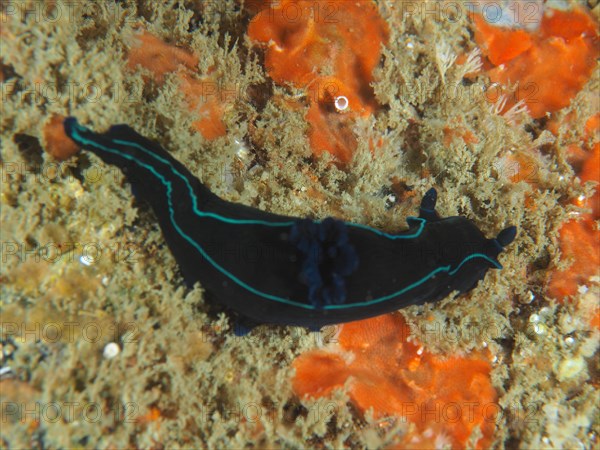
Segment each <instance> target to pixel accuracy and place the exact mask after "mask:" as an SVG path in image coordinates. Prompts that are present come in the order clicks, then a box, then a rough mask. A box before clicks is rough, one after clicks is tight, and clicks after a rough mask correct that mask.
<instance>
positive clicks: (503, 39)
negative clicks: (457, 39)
mask: <svg viewBox="0 0 600 450" xmlns="http://www.w3.org/2000/svg"><path fill="white" fill-rule="evenodd" d="M474 22H475V40H476V42H477V44H478V45H479V47H480V48H481V50H482V52H483V54H484V55H485V56H487V58H488V60H489V61H490V62H491V63H492V64H493V65H494V66H495V67H493V68H492V69H491V70H489V71H488V72H487V73H488V76H489V77H490V80H491V81H492V82H493V83H500V84H501V85H502V86H503V87H504V88H505V89H509V87H510V86H513V85H514V84H515V83H518V88H517V90H516V91H515V93H514V98H513V99H511V100H510V101H508V102H507V103H506V105H505V107H504V111H506V110H508V109H509V108H510V107H512V106H513V105H514V104H515V103H516V102H518V101H519V100H523V101H524V102H525V104H526V105H527V108H528V109H529V113H530V115H531V117H533V118H539V117H543V116H544V115H546V113H552V112H554V111H558V110H559V109H562V108H564V107H565V106H567V105H569V103H570V102H571V99H573V97H575V95H576V94H577V93H578V92H579V91H580V90H581V89H582V88H583V86H584V85H585V83H586V82H587V81H588V80H589V79H590V76H591V75H592V71H593V70H594V68H595V67H596V58H598V55H599V54H600V53H599V47H598V24H597V23H596V21H595V20H594V19H593V18H592V17H591V16H590V14H589V13H588V12H587V11H585V9H583V8H581V7H575V8H574V9H572V10H570V11H559V10H556V9H552V8H547V9H546V11H545V13H544V16H543V17H542V20H541V23H540V26H539V29H538V30H537V31H535V32H529V31H525V30H521V29H512V28H507V27H501V26H495V25H491V24H489V23H488V22H487V21H486V20H485V18H484V17H482V16H481V15H475V17H474ZM504 111H502V112H504Z"/></svg>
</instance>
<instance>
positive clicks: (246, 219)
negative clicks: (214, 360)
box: [65, 118, 516, 328]
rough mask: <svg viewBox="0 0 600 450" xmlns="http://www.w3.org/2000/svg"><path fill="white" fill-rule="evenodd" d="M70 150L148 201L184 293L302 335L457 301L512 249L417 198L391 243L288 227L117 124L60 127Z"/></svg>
mask: <svg viewBox="0 0 600 450" xmlns="http://www.w3.org/2000/svg"><path fill="white" fill-rule="evenodd" d="M65 132H66V133H67V135H68V136H69V137H70V138H71V139H72V140H73V141H75V142H76V143H77V144H78V145H79V146H81V147H83V148H85V149H87V150H89V151H91V152H93V153H95V154H96V155H98V156H99V157H100V158H101V159H103V160H104V161H105V162H107V163H109V164H113V165H116V166H117V167H119V168H121V170H122V171H123V172H124V173H125V175H126V177H127V179H128V181H129V182H130V183H131V185H132V190H133V192H134V194H135V195H136V197H138V198H140V199H143V200H145V201H147V202H148V203H149V204H150V206H151V207H152V209H153V210H154V213H155V214H156V216H157V219H158V221H159V224H160V226H161V229H162V231H163V235H164V237H165V240H166V241H167V243H168V245H169V248H170V249H171V251H172V253H173V255H174V256H175V259H176V260H177V262H178V264H179V266H180V268H181V271H182V273H183V276H184V279H185V280H186V283H187V284H188V285H190V286H191V285H193V284H194V283H196V282H200V284H201V285H202V286H203V288H204V289H205V290H206V291H207V292H208V294H209V296H213V297H214V298H215V299H216V300H217V301H219V302H221V303H223V304H225V305H226V306H228V307H229V308H231V309H232V310H234V311H236V312H237V313H238V314H240V315H241V316H242V317H244V318H247V319H251V320H252V321H255V322H258V323H263V322H266V323H278V324H284V325H300V326H307V327H311V328H315V327H320V326H323V325H327V324H333V323H341V322H347V321H352V320H358V319H362V318H367V317H372V316H375V315H379V314H383V313H386V312H390V311H394V310H396V309H399V308H402V307H404V306H407V305H411V304H415V303H419V304H420V303H424V302H429V301H436V300H439V299H441V298H444V297H446V296H447V295H448V294H450V293H451V292H453V291H458V292H459V293H464V292H467V291H469V290H471V289H472V288H473V287H474V286H475V285H476V284H477V282H478V281H479V280H480V279H482V278H483V277H484V275H485V273H486V272H487V270H488V269H489V268H501V265H500V263H499V262H498V260H497V257H498V255H499V254H500V252H501V251H502V250H503V248H504V247H505V246H506V245H508V244H509V243H510V242H512V240H513V239H514V237H515V235H516V228H515V227H508V228H506V229H505V230H503V231H502V232H500V234H499V235H498V236H497V237H496V238H495V239H486V238H485V236H484V235H483V233H482V232H481V231H480V230H479V229H478V228H477V226H475V225H474V224H473V222H471V221H470V220H469V219H467V218H465V217H449V218H444V219H442V218H440V217H439V216H438V214H437V213H436V212H435V204H436V201H437V194H436V192H435V190H434V189H430V190H429V191H428V192H427V193H426V194H425V196H424V198H423V200H422V203H421V209H420V214H419V217H409V218H408V219H407V222H408V225H409V229H408V230H407V231H405V232H402V233H396V234H390V233H385V232H383V231H380V230H377V229H375V228H372V227H369V226H366V225H362V224H357V223H352V222H344V221H341V220H338V219H333V218H327V219H324V220H322V221H319V220H310V219H300V218H295V217H287V216H282V215H277V214H272V213H268V212H266V211H261V210H259V209H256V208H251V207H248V206H245V205H240V204H236V203H232V202H227V201H225V200H223V199H221V198H219V197H217V196H216V195H214V194H213V193H212V192H210V190H209V189H208V188H206V186H204V185H203V184H202V183H201V182H200V181H199V180H198V179H197V178H196V177H194V176H193V175H192V174H191V173H190V172H189V171H188V170H187V169H186V168H185V167H184V166H183V165H182V164H181V163H179V162H178V161H177V160H175V159H174V158H173V157H172V156H171V155H170V154H169V153H168V152H167V151H166V150H164V149H163V148H162V147H161V146H160V145H158V144H156V143H155V142H152V141H150V140H148V139H147V138H145V137H143V136H141V135H140V134H138V133H136V132H135V131H134V130H133V129H131V128H130V127H129V126H127V125H116V126H113V127H111V128H110V129H109V130H108V131H107V132H106V133H95V132H93V131H91V130H89V129H88V128H85V127H83V126H81V125H79V124H78V123H77V121H76V120H75V119H74V118H67V119H66V120H65Z"/></svg>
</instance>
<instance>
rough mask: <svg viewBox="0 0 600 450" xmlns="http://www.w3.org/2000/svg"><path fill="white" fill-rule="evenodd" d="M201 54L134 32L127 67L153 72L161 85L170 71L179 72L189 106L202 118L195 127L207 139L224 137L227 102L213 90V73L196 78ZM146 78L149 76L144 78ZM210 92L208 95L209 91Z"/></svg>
mask: <svg viewBox="0 0 600 450" xmlns="http://www.w3.org/2000/svg"><path fill="white" fill-rule="evenodd" d="M197 66H198V57H197V56H196V55H195V54H193V53H192V52H189V51H187V50H184V49H181V48H178V47H175V46H173V45H169V44H167V43H165V42H163V41H162V40H160V39H159V38H157V37H156V36H154V35H152V34H151V33H148V32H147V31H145V30H142V31H140V32H139V33H138V34H136V35H135V42H134V45H132V46H131V48H130V49H129V52H128V54H127V68H128V69H129V70H135V69H137V68H138V67H143V68H145V69H147V70H149V71H150V73H151V76H152V79H153V80H154V81H155V82H156V83H157V84H159V85H162V84H163V83H164V81H165V76H166V75H167V74H169V73H177V75H178V78H179V90H180V91H181V92H182V93H183V94H184V96H185V99H186V103H187V108H188V110H189V111H190V112H195V113H197V114H198V116H199V117H200V118H199V119H198V120H196V121H195V122H193V127H194V128H195V129H196V130H197V131H199V132H200V133H201V134H202V136H204V138H206V139H208V140H212V139H216V138H218V137H221V136H224V135H225V133H226V129H225V124H224V123H223V114H224V111H225V108H224V104H223V102H222V101H221V99H220V98H219V96H218V95H216V94H215V93H214V92H213V91H214V89H212V88H211V89H207V87H212V86H214V85H215V84H216V83H215V82H214V80H212V78H211V77H210V76H208V77H204V78H201V79H200V78H197ZM145 80H146V81H148V80H147V78H145ZM208 91H210V92H211V94H210V95H208V94H207V92H208Z"/></svg>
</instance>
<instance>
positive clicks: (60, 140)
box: [42, 114, 79, 161]
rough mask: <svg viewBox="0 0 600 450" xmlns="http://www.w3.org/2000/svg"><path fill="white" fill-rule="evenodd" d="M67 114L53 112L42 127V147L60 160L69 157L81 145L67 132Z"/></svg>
mask: <svg viewBox="0 0 600 450" xmlns="http://www.w3.org/2000/svg"><path fill="white" fill-rule="evenodd" d="M64 121H65V116H62V115H60V114H52V116H51V117H50V119H49V120H48V121H47V122H46V123H45V124H44V127H43V129H42V147H43V148H44V150H46V151H47V152H48V153H50V154H51V155H52V156H54V158H56V159H58V160H59V161H64V160H66V159H69V158H70V157H71V156H73V155H75V154H76V153H77V152H78V151H79V147H78V146H77V144H75V142H73V140H72V139H70V138H69V137H68V136H67V135H66V133H65V127H64V125H63V122H64Z"/></svg>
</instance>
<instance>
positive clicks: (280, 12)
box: [248, 0, 388, 162]
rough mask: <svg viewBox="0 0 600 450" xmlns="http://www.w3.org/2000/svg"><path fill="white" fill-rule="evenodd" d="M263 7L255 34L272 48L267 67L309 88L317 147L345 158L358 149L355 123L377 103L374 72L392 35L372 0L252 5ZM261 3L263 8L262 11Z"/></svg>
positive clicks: (277, 77) (280, 78) (281, 80)
mask: <svg viewBox="0 0 600 450" xmlns="http://www.w3.org/2000/svg"><path fill="white" fill-rule="evenodd" d="M253 6H254V7H253V11H257V10H258V11H259V12H258V14H257V15H256V16H255V17H254V18H253V19H252V21H251V23H250V26H249V27H248V36H249V37H250V39H252V40H254V41H256V42H260V43H263V44H264V45H265V46H266V52H265V66H266V68H267V72H268V74H269V76H270V77H271V78H272V79H273V80H274V81H275V82H276V83H278V84H280V85H291V86H294V87H296V88H306V89H307V90H308V92H309V102H310V107H309V110H308V112H307V115H306V120H307V121H308V122H309V123H310V125H311V129H310V131H309V140H310V144H311V147H312V149H313V152H314V153H315V154H316V155H320V154H321V153H322V152H323V151H327V152H329V153H331V154H333V155H335V156H336V157H337V158H338V160H339V161H341V162H347V161H349V160H350V158H351V157H352V154H353V152H354V150H355V149H356V146H357V140H356V136H355V135H354V132H353V131H352V126H353V124H354V122H355V120H356V118H357V117H359V116H363V117H366V116H369V115H370V114H372V113H373V112H374V111H375V110H376V109H377V108H378V105H377V102H376V101H375V97H374V93H373V89H372V88H371V86H370V83H371V82H372V81H373V77H372V72H373V69H374V68H375V66H376V65H377V64H378V63H379V59H380V57H381V45H382V44H385V43H386V42H387V39H388V30H387V25H386V23H385V21H384V20H383V19H382V18H381V17H380V16H379V13H378V11H377V8H376V5H375V4H374V3H372V2H371V1H360V2H349V1H345V0H311V1H308V0H281V1H279V2H277V3H276V4H274V3H272V2H268V1H264V2H261V3H260V5H257V4H253ZM258 6H261V8H260V9H259V7H258Z"/></svg>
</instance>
